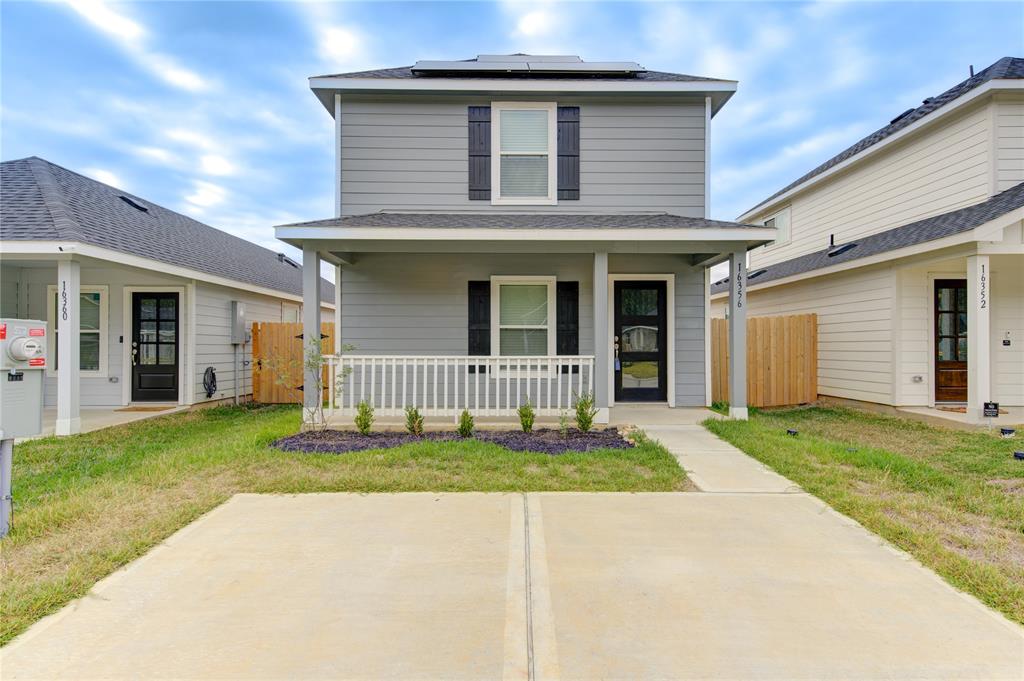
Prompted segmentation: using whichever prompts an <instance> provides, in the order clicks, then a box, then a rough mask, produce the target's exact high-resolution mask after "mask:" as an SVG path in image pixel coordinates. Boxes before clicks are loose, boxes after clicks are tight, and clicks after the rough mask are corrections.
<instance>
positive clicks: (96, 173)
mask: <svg viewBox="0 0 1024 681" xmlns="http://www.w3.org/2000/svg"><path fill="white" fill-rule="evenodd" d="M82 174H83V175H85V176H87V177H91V178H92V179H94V180H99V181H100V182H102V183H103V184H109V185H110V186H111V187H117V188H118V189H122V188H123V187H124V185H123V183H122V182H121V178H120V177H118V176H117V175H116V174H114V173H113V172H111V171H109V170H106V169H105V168H83V169H82Z"/></svg>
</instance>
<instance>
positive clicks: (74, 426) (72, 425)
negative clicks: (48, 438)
mask: <svg viewBox="0 0 1024 681" xmlns="http://www.w3.org/2000/svg"><path fill="white" fill-rule="evenodd" d="M53 432H54V434H55V435H76V434H78V433H81V432H82V419H81V418H80V417H79V418H73V419H57V422H56V424H55V425H54V427H53Z"/></svg>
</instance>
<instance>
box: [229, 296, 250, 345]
mask: <svg viewBox="0 0 1024 681" xmlns="http://www.w3.org/2000/svg"><path fill="white" fill-rule="evenodd" d="M248 342H249V339H248V338H247V337H246V330H245V303H243V302H242V301H240V300H232V301H231V343H232V344H233V345H242V344H243V343H248Z"/></svg>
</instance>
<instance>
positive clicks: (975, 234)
mask: <svg viewBox="0 0 1024 681" xmlns="http://www.w3.org/2000/svg"><path fill="white" fill-rule="evenodd" d="M1022 216H1024V207H1022V208H1018V209H1016V210H1014V211H1012V212H1010V213H1007V214H1006V215H1003V216H1001V217H998V218H996V219H995V220H991V221H990V222H986V223H985V224H982V225H978V226H977V227H975V228H974V229H972V230H969V231H967V232H961V233H960V234H952V235H950V236H947V237H944V238H942V239H936V240H934V241H925V242H923V243H919V244H914V245H913V246H906V247H905V248H897V249H896V250H893V251H886V252H885V253H878V254H876V255H870V256H868V257H866V258H858V259H856V260H850V261H847V262H844V263H841V264H839V265H833V266H831V267H821V268H818V269H816V270H810V271H808V272H801V273H800V274H794V275H793V276H791V277H783V278H782V279H773V280H772V281H766V282H765V283H763V284H749V283H748V285H747V290H748V291H759V290H761V289H766V288H772V287H773V286H782V285H783V284H792V283H794V282H798V281H803V280H804V279H813V278H814V277H823V276H826V275H829V274H836V273H838V272H845V271H846V270H852V269H856V268H858V267H867V266H869V265H877V264H878V263H882V262H886V261H888V260H899V259H900V258H909V257H911V256H914V255H921V254H922V253H928V252H929V251H938V250H942V249H943V248H950V247H952V246H960V245H962V244H968V243H977V242H984V241H988V240H990V239H991V238H992V237H993V236H995V235H996V234H995V233H996V232H998V231H999V230H1002V229H1005V228H1006V227H1009V226H1010V225H1012V224H1013V223H1014V222H1016V221H1018V220H1021V219H1022ZM765 267H768V268H770V267H772V266H771V265H765ZM727 294H728V291H721V292H719V293H715V294H714V295H712V296H711V298H712V299H713V300H717V299H719V298H722V297H724V296H726V295H727Z"/></svg>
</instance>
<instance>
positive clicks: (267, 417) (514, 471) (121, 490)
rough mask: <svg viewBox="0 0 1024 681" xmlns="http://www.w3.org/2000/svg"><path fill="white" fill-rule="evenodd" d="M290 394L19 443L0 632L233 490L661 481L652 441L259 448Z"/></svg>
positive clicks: (588, 487)
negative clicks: (624, 446) (521, 446)
mask: <svg viewBox="0 0 1024 681" xmlns="http://www.w3.org/2000/svg"><path fill="white" fill-rule="evenodd" d="M298 427H299V412H298V409H297V408H294V407H266V408H257V409H247V408H217V409H204V410H196V411H190V412H184V413H181V414H174V415H169V416H164V417H159V418H155V419H150V420H146V421H140V422H137V423H133V424H129V425H126V426H121V427H118V428H109V429H106V430H101V431H97V432H94V433H88V434H85V435H78V436H74V437H68V438H60V439H57V438H47V439H43V440H35V441H30V442H26V443H22V444H18V445H17V446H16V447H15V451H14V499H15V513H14V528H13V531H12V532H11V534H10V535H9V537H8V538H6V539H4V540H3V544H2V549H3V555H2V561H0V570H2V573H0V577H2V586H0V644H2V643H6V642H7V641H9V640H10V639H11V638H13V637H14V636H16V635H17V634H18V633H19V632H21V631H22V630H24V629H25V627H27V626H28V625H29V624H31V623H32V622H34V621H35V620H37V619H39V618H40V617H42V616H44V615H46V614H48V613H51V612H53V611H55V610H56V609H58V608H59V607H61V606H62V605H64V604H65V603H67V602H68V601H69V600H71V599H73V598H77V597H79V596H82V595H84V594H85V593H86V592H87V591H88V590H89V588H90V587H91V586H92V585H93V584H94V583H95V582H96V581H97V580H99V579H101V578H102V577H104V576H105V575H107V574H109V573H111V572H112V571H114V570H115V569H117V568H118V567H120V566H122V565H124V564H125V563H128V562H129V561H131V560H133V559H135V558H137V557H138V556H140V555H142V554H143V553H145V552H146V551H147V550H148V549H149V548H150V547H152V546H153V545H154V544H156V543H158V542H160V541H161V540H163V539H164V538H166V537H167V536H169V535H170V534H172V533H173V532H174V531H175V530H177V529H178V528H180V527H182V526H183V525H185V524H187V523H189V522H190V521H192V520H194V519H195V518H197V517H198V516H200V515H202V514H203V513H205V512H207V511H209V510H210V509H211V508H213V507H214V506H216V505H218V504H220V503H222V502H223V501H225V500H226V499H228V498H229V497H230V496H231V495H233V494H235V493H236V492H285V493H295V492H412V491H436V492H440V491H448V492H461V491H470V490H474V491H489V492H497V491H539V490H583V491H670V490H681V489H685V488H686V485H687V481H686V476H685V474H684V473H683V471H682V469H681V468H679V466H678V464H677V463H676V460H675V459H674V458H673V457H672V456H671V455H670V454H669V453H668V452H667V451H665V450H664V449H663V448H662V447H661V446H659V445H656V444H652V443H646V442H644V443H643V444H641V445H640V446H639V447H637V448H635V449H629V450H600V451H594V452H588V453H576V454H564V455H560V456H555V457H553V456H548V455H546V454H538V453H522V452H510V451H508V450H506V449H504V448H502V447H498V446H495V445H491V444H485V443H481V442H477V441H473V440H466V441H455V442H427V441H425V442H423V443H417V444H412V445H406V446H403V447H398V448H395V449H390V450H369V451H364V452H356V453H352V454H342V455H336V454H301V453H285V452H280V451H278V450H276V449H272V448H270V447H269V444H270V443H271V442H273V441H274V440H276V439H277V438H279V437H282V436H284V435H289V434H291V433H294V432H296V431H297V430H298Z"/></svg>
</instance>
